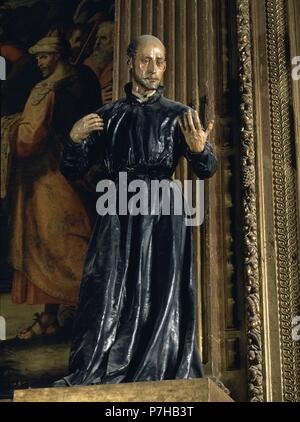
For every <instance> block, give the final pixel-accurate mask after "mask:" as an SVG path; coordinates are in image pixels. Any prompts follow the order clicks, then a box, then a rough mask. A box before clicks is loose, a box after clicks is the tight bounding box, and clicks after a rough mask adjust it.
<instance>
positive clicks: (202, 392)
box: [13, 378, 233, 403]
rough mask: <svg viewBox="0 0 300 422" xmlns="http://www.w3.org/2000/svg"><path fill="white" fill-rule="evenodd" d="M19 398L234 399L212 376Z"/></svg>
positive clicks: (45, 391) (20, 393)
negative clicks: (210, 377)
mask: <svg viewBox="0 0 300 422" xmlns="http://www.w3.org/2000/svg"><path fill="white" fill-rule="evenodd" d="M13 401H15V402H150V403H155V402H232V401H233V400H232V399H231V398H230V397H229V396H228V395H227V394H226V393H224V391H222V390H221V389H220V388H219V387H218V386H217V385H216V384H215V383H214V382H213V381H211V380H210V379H208V378H201V379H193V380H187V381H186V380H174V381H173V380H172V381H159V382H137V383H128V384H110V385H108V384H105V385H104V384H103V385H97V386H87V387H70V388H41V389H38V388H37V389H29V390H16V391H15V393H14V399H13Z"/></svg>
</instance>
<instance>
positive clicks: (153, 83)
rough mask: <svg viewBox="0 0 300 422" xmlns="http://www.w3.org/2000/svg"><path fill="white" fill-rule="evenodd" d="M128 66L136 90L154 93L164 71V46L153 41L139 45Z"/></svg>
mask: <svg viewBox="0 0 300 422" xmlns="http://www.w3.org/2000/svg"><path fill="white" fill-rule="evenodd" d="M129 66H130V69H131V72H132V79H133V82H134V83H135V85H136V87H137V89H139V88H140V89H142V90H143V91H156V90H157V88H158V87H159V85H160V83H161V81H162V78H163V74H164V72H165V70H166V59H165V49H164V46H163V45H162V44H161V43H159V42H155V41H147V42H143V43H140V44H139V45H138V48H137V52H136V56H135V58H134V59H130V60H129Z"/></svg>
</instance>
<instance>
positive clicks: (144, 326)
mask: <svg viewBox="0 0 300 422" xmlns="http://www.w3.org/2000/svg"><path fill="white" fill-rule="evenodd" d="M131 87H132V85H131V84H127V85H126V86H125V92H126V97H125V98H124V99H121V100H119V101H116V102H114V103H111V104H107V105H105V106H104V107H102V108H101V109H100V110H98V111H97V113H99V115H100V116H101V117H102V118H103V119H104V122H105V128H104V131H103V132H101V133H100V132H95V133H94V134H93V135H91V136H89V137H88V138H87V139H86V140H85V141H83V142H82V143H79V144H75V143H73V142H72V141H69V142H68V143H67V145H66V147H65V151H64V158H63V162H62V167H61V170H62V173H63V174H64V175H65V177H67V178H69V179H76V178H77V177H80V176H81V175H82V174H84V173H85V172H86V171H87V170H88V169H89V168H90V166H91V165H92V164H94V163H95V162H97V160H98V161H99V160H100V157H103V158H104V166H105V171H106V177H107V178H109V179H111V180H113V181H116V182H117V186H118V183H120V182H121V179H120V180H119V178H118V174H119V172H127V175H128V183H129V181H130V180H131V179H142V180H144V181H146V183H147V184H150V181H151V180H153V179H158V180H161V179H167V180H168V181H169V182H170V181H171V175H172V174H173V172H174V170H175V167H176V165H177V163H178V159H179V157H180V156H182V155H184V156H185V157H186V158H187V160H188V162H189V163H190V165H191V166H192V169H193V171H194V172H195V173H196V175H197V176H198V177H199V178H200V179H205V178H208V177H211V176H212V175H213V174H214V173H215V171H216V169H217V160H216V157H215V155H214V154H213V151H212V147H211V145H210V144H209V143H208V142H207V143H206V145H205V149H204V151H203V152H202V153H192V152H191V151H190V150H189V148H188V146H187V144H186V143H185V140H184V138H183V135H182V133H181V131H180V129H179V125H178V122H177V117H178V116H180V115H182V114H183V113H184V112H185V111H186V110H188V107H186V106H184V105H182V104H180V103H177V102H174V101H171V100H169V99H167V98H165V97H164V96H163V94H162V91H163V88H162V87H160V88H159V89H158V91H157V92H156V93H155V94H154V95H153V96H152V97H150V98H149V99H148V100H147V101H146V102H140V101H139V99H138V98H137V97H136V96H134V95H133V94H132V92H131ZM160 200H161V198H160V199H159V201H160ZM161 205H162V204H161V203H160V204H159V210H160V212H159V213H158V215H118V214H117V215H105V216H98V219H97V221H96V224H95V227H94V230H93V234H92V237H91V240H90V243H89V247H88V251H87V255H86V259H85V263H84V272H83V277H82V282H81V288H80V293H79V303H78V310H77V314H76V317H75V322H74V331H73V339H72V347H71V354H70V374H69V375H68V376H67V377H65V378H64V379H63V380H64V382H65V383H66V384H67V385H87V384H104V383H120V382H134V381H150V380H152V381H153V380H163V379H176V378H180V379H186V378H197V377H201V376H202V375H203V374H202V367H201V362H200V359H199V354H198V350H197V346H196V334H195V326H196V303H195V286H194V273H193V244H192V228H191V227H190V226H187V225H186V224H185V222H184V218H185V217H184V215H174V213H173V215H172V214H171V215H163V213H162V212H161ZM171 209H173V208H172V207H171Z"/></svg>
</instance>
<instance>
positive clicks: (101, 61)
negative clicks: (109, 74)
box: [91, 49, 113, 72]
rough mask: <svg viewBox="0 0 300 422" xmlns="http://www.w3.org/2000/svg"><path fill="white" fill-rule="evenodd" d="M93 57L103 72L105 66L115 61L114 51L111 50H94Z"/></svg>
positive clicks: (99, 69)
mask: <svg viewBox="0 0 300 422" xmlns="http://www.w3.org/2000/svg"><path fill="white" fill-rule="evenodd" d="M91 59H92V61H93V63H94V64H95V66H96V67H97V69H98V71H99V72H101V71H102V70H104V68H105V67H106V66H107V65H108V64H109V63H111V62H112V61H113V51H111V50H103V49H99V50H94V51H93V53H92V56H91Z"/></svg>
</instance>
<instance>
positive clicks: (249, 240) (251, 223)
mask: <svg viewBox="0 0 300 422" xmlns="http://www.w3.org/2000/svg"><path fill="white" fill-rule="evenodd" d="M255 2H256V0H254V1H253V0H237V3H236V4H237V16H236V19H237V33H238V34H237V35H238V49H239V83H240V92H241V131H240V141H241V170H242V175H243V179H242V189H243V203H242V206H243V219H244V224H243V242H244V251H245V254H244V274H245V297H246V318H247V372H248V397H249V401H268V400H272V398H273V399H274V394H275V395H276V394H277V396H278V391H279V390H280V396H281V397H280V398H281V400H282V401H299V387H300V344H299V342H295V341H293V339H292V319H293V317H294V316H295V315H299V305H300V284H299V256H298V249H299V238H298V236H299V234H298V220H297V211H296V210H297V169H296V164H295V161H296V160H295V143H296V140H295V137H294V132H293V112H294V111H293V109H292V107H291V83H292V80H291V73H290V72H291V69H290V58H289V48H288V43H287V35H288V22H289V21H288V19H289V17H288V7H287V6H288V3H287V0H265V2H264V13H265V14H264V18H265V34H264V35H265V39H264V43H265V46H266V55H267V57H266V65H267V79H268V87H267V91H268V107H269V116H265V119H266V121H268V124H269V125H270V135H269V139H263V137H261V131H260V128H259V124H261V120H259V119H258V118H257V116H256V113H259V111H261V110H259V108H260V103H261V102H262V99H261V98H262V95H264V94H263V93H261V92H259V90H257V86H258V85H257V84H255V83H254V79H255V78H259V77H260V76H259V75H257V74H256V75H255V74H254V72H253V69H254V64H253V62H254V60H259V59H257V58H256V57H254V49H253V44H254V43H256V42H257V40H255V37H258V34H259V31H258V30H257V29H256V28H255V25H256V24H257V22H256V21H255V19H253V16H255V15H253V13H252V14H251V8H252V7H253V8H255V7H256V5H255ZM260 34H261V33H260ZM258 69H259V67H256V71H257V70H258ZM263 101H265V100H263ZM268 141H269V142H270V151H271V154H270V161H271V174H272V181H271V184H272V203H271V202H270V203H269V204H265V203H264V204H261V202H264V200H265V197H266V195H265V194H264V192H263V191H264V189H265V181H262V180H259V179H260V178H261V177H262V174H263V170H262V169H259V168H258V157H257V155H258V154H257V153H258V152H259V151H260V152H261V151H262V143H263V142H268ZM260 164H263V165H265V164H266V161H265V159H264V158H262V159H261V161H260ZM267 207H269V210H270V209H271V210H273V212H272V216H271V218H272V224H273V227H274V256H273V257H272V260H273V263H272V264H273V265H274V266H275V277H274V278H273V277H270V276H268V275H269V274H270V273H271V272H269V274H268V272H267V271H266V272H264V271H263V268H264V267H265V266H268V265H272V264H271V263H269V262H271V260H270V257H269V256H268V248H267V247H266V246H265V244H263V243H262V242H261V239H262V236H261V234H262V232H263V231H266V227H264V224H266V221H267V219H266V218H265V217H266V215H263V214H264V213H266V212H267V211H266V209H267ZM268 215H269V217H270V212H269V214H268ZM272 286H274V287H275V288H276V292H277V296H276V297H273V298H272V297H271V298H270V296H269V295H268V291H271V290H272ZM267 302H268V303H267ZM274 302H276V304H274ZM272 312H273V313H274V312H276V313H277V314H276V315H275V317H274V315H271V314H272ZM271 320H272V321H274V320H275V325H276V326H277V327H275V328H277V330H276V329H275V330H274V332H275V334H274V336H276V338H275V339H274V338H272V339H271V340H270V335H272V333H270V332H269V331H270V330H271V329H272V327H271V324H270V321H271ZM275 343H276V344H277V346H278V350H279V351H280V353H279V354H280V356H278V357H277V358H278V359H279V360H280V369H279V370H278V369H277V368H276V365H275V364H274V360H273V361H272V359H268V358H267V356H268V355H271V354H272V353H271V352H272V351H271V347H272V345H274V344H275ZM276 372H277V373H276ZM278 372H279V373H278ZM275 380H279V382H278V384H276V387H275ZM275 388H276V389H277V391H275Z"/></svg>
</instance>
